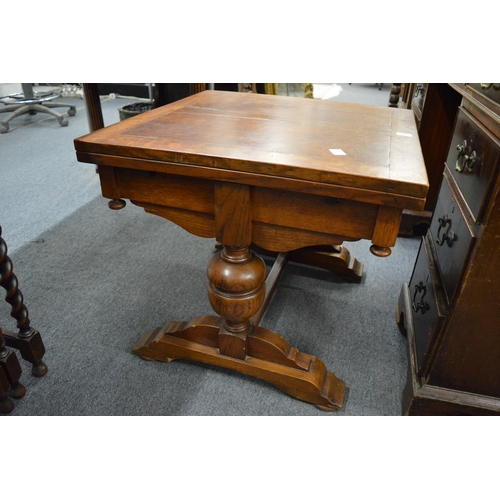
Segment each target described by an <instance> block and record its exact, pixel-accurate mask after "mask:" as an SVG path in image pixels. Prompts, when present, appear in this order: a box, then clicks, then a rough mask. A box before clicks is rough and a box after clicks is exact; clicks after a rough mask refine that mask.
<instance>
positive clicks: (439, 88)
mask: <svg viewBox="0 0 500 500" xmlns="http://www.w3.org/2000/svg"><path fill="white" fill-rule="evenodd" d="M461 98H462V96H461V94H460V93H459V92H457V90H456V89H454V88H453V87H451V86H450V85H448V84H447V83H412V84H405V97H404V101H403V102H402V103H401V104H402V106H403V107H408V108H411V109H412V111H413V114H414V117H415V122H416V124H417V129H418V136H419V139H420V144H421V147H422V156H423V157H424V162H425V168H426V171H427V177H428V178H429V192H428V194H427V201H426V203H425V207H424V209H423V211H421V212H415V211H406V212H405V213H404V214H403V219H402V223H401V230H400V234H401V235H402V236H413V235H417V234H425V232H426V230H427V228H428V227H429V223H430V219H431V217H432V214H433V212H434V208H435V206H436V202H437V197H438V194H439V188H440V185H441V178H442V174H443V169H444V162H445V160H446V155H447V153H448V148H449V145H450V139H451V134H452V132H453V125H454V122H455V115H456V110H457V107H458V106H459V104H460V101H461Z"/></svg>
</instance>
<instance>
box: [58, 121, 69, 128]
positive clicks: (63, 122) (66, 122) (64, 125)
mask: <svg viewBox="0 0 500 500" xmlns="http://www.w3.org/2000/svg"><path fill="white" fill-rule="evenodd" d="M59 123H60V124H61V127H66V126H67V125H68V123H69V122H68V120H66V119H63V120H61V121H60V122H59Z"/></svg>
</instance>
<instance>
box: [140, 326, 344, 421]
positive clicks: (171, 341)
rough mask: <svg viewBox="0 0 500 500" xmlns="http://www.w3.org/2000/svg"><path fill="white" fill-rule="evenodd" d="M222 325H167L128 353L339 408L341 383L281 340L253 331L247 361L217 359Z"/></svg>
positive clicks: (261, 330) (327, 408) (319, 405)
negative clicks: (224, 372)
mask: <svg viewBox="0 0 500 500" xmlns="http://www.w3.org/2000/svg"><path fill="white" fill-rule="evenodd" d="M221 324H222V320H221V319H220V318H218V317H214V316H202V317H199V318H196V319H194V320H192V321H190V322H189V323H185V322H183V323H180V322H175V321H173V322H170V323H168V324H167V325H166V326H164V327H163V328H156V329H155V330H153V331H149V332H146V333H145V334H144V335H143V336H142V337H141V339H140V340H139V341H138V342H137V344H136V345H135V347H134V348H133V352H134V353H135V354H137V355H138V356H140V357H142V358H143V359H147V360H156V361H165V362H168V361H172V360H173V359H189V360H192V361H200V362H203V363H209V364H212V365H216V366H221V367H223V368H229V369H231V370H235V371H237V372H240V373H244V374H246V375H250V376H253V377H257V378H260V379H262V380H265V381H267V382H269V383H271V384H273V385H274V386H276V387H278V388H279V389H281V390H282V391H283V392H285V393H287V394H289V395H290V396H293V397H295V398H297V399H300V400H302V401H305V402H307V403H311V404H313V405H315V406H316V407H317V408H319V409H320V410H324V411H335V410H338V409H340V408H341V407H342V404H343V402H344V394H345V387H346V384H345V382H343V381H342V380H340V379H338V378H337V377H336V376H335V375H334V374H333V373H332V372H328V371H327V370H326V367H325V364H324V363H323V362H322V361H321V360H320V359H318V358H316V357H315V356H311V355H308V354H304V353H301V352H300V351H298V350H297V349H296V348H294V347H291V346H290V345H289V344H288V343H287V342H286V340H285V339H283V337H281V336H279V335H278V334H276V333H274V332H272V331H270V330H267V329H265V328H262V327H254V328H253V329H252V332H251V333H250V334H249V335H248V338H247V356H246V357H245V359H237V358H233V357H229V356H224V355H222V354H220V352H219V349H218V335H219V330H220V327H221Z"/></svg>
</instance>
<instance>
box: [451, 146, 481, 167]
mask: <svg viewBox="0 0 500 500" xmlns="http://www.w3.org/2000/svg"><path fill="white" fill-rule="evenodd" d="M469 149H470V147H469ZM457 150H458V155H457V161H456V162H455V170H456V171H457V172H464V171H465V172H468V173H471V172H472V170H473V169H474V163H476V160H477V155H476V152H475V151H472V153H471V154H466V151H467V140H465V139H464V142H462V144H459V145H458V146H457Z"/></svg>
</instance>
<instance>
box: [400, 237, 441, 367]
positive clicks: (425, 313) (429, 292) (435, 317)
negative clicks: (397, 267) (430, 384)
mask: <svg viewBox="0 0 500 500" xmlns="http://www.w3.org/2000/svg"><path fill="white" fill-rule="evenodd" d="M409 289H410V297H411V302H412V314H413V331H414V335H415V351H416V354H417V364H418V374H419V375H420V376H422V375H423V372H424V371H425V366H426V363H427V360H428V358H429V356H430V354H431V349H432V341H433V339H434V338H435V336H436V335H437V333H438V332H439V330H440V329H441V326H442V324H443V322H444V319H445V314H444V313H443V311H444V309H445V307H446V305H445V304H444V303H443V300H442V297H443V291H442V288H441V285H440V281H439V276H438V274H437V272H436V267H435V264H434V262H433V259H432V257H431V252H430V246H429V245H428V243H427V241H426V238H425V237H424V238H422V244H421V245H420V250H419V252H418V257H417V261H416V263H415V267H414V269H413V275H412V277H411V280H410V285H409Z"/></svg>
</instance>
